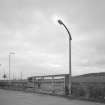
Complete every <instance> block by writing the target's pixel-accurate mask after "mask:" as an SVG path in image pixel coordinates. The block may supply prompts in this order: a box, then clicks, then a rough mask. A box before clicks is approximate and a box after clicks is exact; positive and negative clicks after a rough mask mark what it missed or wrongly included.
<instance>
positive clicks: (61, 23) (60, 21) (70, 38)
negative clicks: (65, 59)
mask: <svg viewBox="0 0 105 105" xmlns="http://www.w3.org/2000/svg"><path fill="white" fill-rule="evenodd" d="M58 23H59V24H60V25H63V26H64V28H65V29H66V31H67V32H68V35H69V94H71V76H72V74H71V40H72V37H71V34H70V32H69V30H68V28H67V27H66V25H65V24H64V23H63V22H62V20H58Z"/></svg>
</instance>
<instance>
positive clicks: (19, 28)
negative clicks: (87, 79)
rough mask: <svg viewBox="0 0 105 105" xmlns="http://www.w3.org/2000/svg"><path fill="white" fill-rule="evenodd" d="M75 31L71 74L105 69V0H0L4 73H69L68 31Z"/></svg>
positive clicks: (0, 70)
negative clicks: (10, 54)
mask: <svg viewBox="0 0 105 105" xmlns="http://www.w3.org/2000/svg"><path fill="white" fill-rule="evenodd" d="M59 18H60V19H62V21H63V22H64V23H65V24H66V26H67V27H68V29H69V30H70V32H71V35H72V39H73V40H72V74H73V75H79V74H84V73H90V72H104V71H105V0H0V63H1V64H2V66H1V67H0V74H1V75H0V76H2V75H3V73H4V72H5V73H8V55H9V52H15V55H12V56H11V78H13V74H14V77H16V78H20V73H21V72H22V73H23V77H27V76H33V75H46V74H62V73H68V72H69V69H68V66H69V64H68V60H69V54H68V51H69V50H68V49H69V48H68V34H67V32H66V30H65V29H64V27H62V26H60V25H59V24H58V23H57V19H59Z"/></svg>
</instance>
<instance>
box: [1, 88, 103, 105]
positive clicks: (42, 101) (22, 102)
mask: <svg viewBox="0 0 105 105" xmlns="http://www.w3.org/2000/svg"><path fill="white" fill-rule="evenodd" d="M0 105H105V104H100V103H94V102H88V101H79V100H69V99H66V98H61V97H56V96H50V95H41V94H35V93H24V92H18V91H8V90H1V89H0Z"/></svg>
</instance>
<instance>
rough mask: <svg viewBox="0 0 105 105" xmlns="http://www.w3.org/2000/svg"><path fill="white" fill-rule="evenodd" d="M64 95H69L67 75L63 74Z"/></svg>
mask: <svg viewBox="0 0 105 105" xmlns="http://www.w3.org/2000/svg"><path fill="white" fill-rule="evenodd" d="M64 83H65V85H64V88H65V95H69V75H65V82H64Z"/></svg>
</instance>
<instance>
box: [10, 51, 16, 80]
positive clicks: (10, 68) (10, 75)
mask: <svg viewBox="0 0 105 105" xmlns="http://www.w3.org/2000/svg"><path fill="white" fill-rule="evenodd" d="M12 54H15V53H14V52H9V80H10V77H11V55H12Z"/></svg>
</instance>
